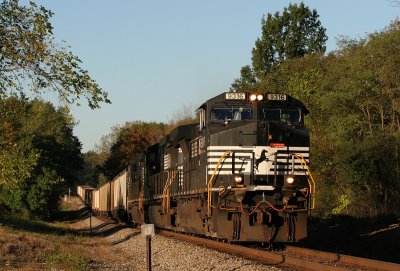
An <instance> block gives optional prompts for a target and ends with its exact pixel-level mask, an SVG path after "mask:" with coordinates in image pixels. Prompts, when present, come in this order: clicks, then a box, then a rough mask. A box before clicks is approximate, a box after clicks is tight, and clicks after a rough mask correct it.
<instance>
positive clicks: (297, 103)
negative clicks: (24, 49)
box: [197, 92, 310, 114]
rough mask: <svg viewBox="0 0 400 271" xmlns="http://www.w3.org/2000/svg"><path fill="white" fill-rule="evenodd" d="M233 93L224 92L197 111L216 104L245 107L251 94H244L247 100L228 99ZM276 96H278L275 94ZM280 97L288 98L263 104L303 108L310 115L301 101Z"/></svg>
mask: <svg viewBox="0 0 400 271" xmlns="http://www.w3.org/2000/svg"><path fill="white" fill-rule="evenodd" d="M229 93H232V94H234V93H235V92H223V93H221V94H219V95H217V96H215V97H213V98H211V99H209V100H207V101H206V102H205V103H203V104H202V105H201V106H200V107H199V108H198V109H197V110H199V109H204V108H206V107H209V106H211V105H214V104H226V105H228V106H240V105H245V104H247V102H248V96H250V94H251V93H249V92H246V93H242V94H243V95H244V97H246V98H245V99H227V94H229ZM268 94H269V93H264V94H263V95H264V97H266V96H267V95H268ZM273 95H276V94H273ZM278 95H284V96H286V97H287V98H286V100H284V101H283V100H273V101H271V100H266V99H264V100H263V102H264V103H270V104H276V105H277V106H279V107H290V106H299V107H301V108H303V111H304V113H305V114H308V113H310V112H309V111H308V109H307V108H306V106H305V105H304V104H303V103H302V102H301V101H299V100H297V99H295V98H293V97H292V96H290V95H287V94H278Z"/></svg>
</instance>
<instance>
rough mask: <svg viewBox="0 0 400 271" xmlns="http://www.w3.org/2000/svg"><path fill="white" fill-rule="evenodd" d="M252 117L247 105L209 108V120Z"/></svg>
mask: <svg viewBox="0 0 400 271" xmlns="http://www.w3.org/2000/svg"><path fill="white" fill-rule="evenodd" d="M250 119H252V110H251V108H248V107H230V108H227V107H215V108H213V109H212V110H211V120H213V121H220V120H221V121H226V120H250Z"/></svg>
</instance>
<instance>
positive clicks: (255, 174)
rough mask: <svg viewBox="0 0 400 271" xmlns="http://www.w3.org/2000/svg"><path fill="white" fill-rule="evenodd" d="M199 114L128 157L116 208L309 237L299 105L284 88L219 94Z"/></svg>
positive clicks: (214, 226) (310, 190) (232, 234)
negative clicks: (272, 91) (195, 120)
mask: <svg viewBox="0 0 400 271" xmlns="http://www.w3.org/2000/svg"><path fill="white" fill-rule="evenodd" d="M197 114H198V116H199V122H198V123H195V124H188V125H182V126H178V127H177V128H175V129H174V130H173V131H172V132H171V133H169V134H168V135H166V136H165V137H163V138H162V139H161V140H160V141H159V142H158V143H156V144H154V145H152V146H150V147H149V148H148V149H147V150H146V152H145V153H142V154H137V155H136V156H135V157H134V158H133V159H132V161H131V163H130V164H129V165H128V166H127V168H126V169H125V170H124V172H123V173H122V174H125V175H126V177H124V178H123V181H124V182H126V183H125V184H126V191H125V192H124V193H126V194H125V195H126V202H124V204H125V205H124V204H122V205H121V208H125V209H123V210H122V209H118V210H119V214H125V213H126V214H127V216H128V219H129V220H131V221H133V222H135V223H152V224H155V226H156V227H158V228H164V229H171V230H174V231H179V232H186V233H193V234H199V235H204V236H210V237H214V238H218V239H223V240H227V241H229V242H262V243H270V242H293V241H297V240H301V239H303V238H306V236H307V217H308V214H309V213H310V211H311V209H313V208H314V194H315V183H314V180H313V178H312V176H311V173H310V171H309V167H308V164H309V134H308V131H307V129H306V128H305V126H304V117H305V115H306V114H308V110H307V108H306V107H305V106H304V104H303V103H301V102H300V101H299V100H297V99H294V98H293V97H291V96H289V95H285V94H249V93H222V94H220V95H218V96H216V97H214V98H212V99H210V100H208V101H206V102H205V103H204V104H202V105H201V106H200V107H199V108H198V110H197ZM117 178H119V177H117ZM113 184H115V179H114V180H113V181H111V182H110V183H109V184H106V185H104V186H107V185H112V187H113V188H110V191H109V192H108V194H107V195H105V197H106V198H107V197H108V198H107V199H106V201H107V202H113V199H112V195H113V193H112V189H114V192H115V186H114V185H113ZM125 184H124V185H125ZM119 187H120V190H119V191H121V189H124V188H125V186H123V185H122V186H121V185H120V186H119ZM101 189H102V187H100V188H99V191H101ZM107 189H108V188H107ZM96 193H97V192H95V195H96ZM118 193H119V192H118ZM114 195H115V194H114ZM120 195H121V196H124V194H123V193H121V194H120ZM99 197H100V199H99V201H100V203H101V202H102V201H103V194H101V193H100V194H99ZM114 197H115V196H114ZM94 200H96V196H95V197H94ZM114 202H115V200H114ZM100 205H101V204H100ZM94 206H95V204H94ZM107 208H109V209H108V212H112V211H113V210H115V208H116V206H115V204H114V205H113V206H107ZM118 208H119V207H118ZM114 213H115V212H114Z"/></svg>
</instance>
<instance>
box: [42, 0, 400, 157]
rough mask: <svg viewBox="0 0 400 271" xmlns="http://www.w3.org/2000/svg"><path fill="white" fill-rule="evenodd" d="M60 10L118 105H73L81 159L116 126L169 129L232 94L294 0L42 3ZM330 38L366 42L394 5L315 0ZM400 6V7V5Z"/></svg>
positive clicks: (59, 35)
mask: <svg viewBox="0 0 400 271" xmlns="http://www.w3.org/2000/svg"><path fill="white" fill-rule="evenodd" d="M34 2H35V3H37V4H38V5H42V6H43V7H45V8H46V9H50V10H51V11H53V12H54V15H53V17H52V18H51V20H50V22H51V23H52V25H53V27H54V30H53V34H54V37H55V40H56V41H58V42H60V43H61V42H62V41H66V43H67V44H68V45H70V46H71V51H72V52H73V53H74V54H75V55H77V56H78V57H79V58H80V59H81V60H82V66H83V67H84V68H85V69H87V70H88V71H89V74H90V76H91V77H92V78H93V79H95V80H96V81H97V83H98V84H99V85H100V87H101V88H102V89H103V90H105V91H107V92H108V95H109V99H110V100H111V102H112V104H101V108H100V109H96V110H92V109H90V108H89V107H88V106H87V103H86V101H85V100H82V101H81V106H79V107H77V106H72V107H71V113H72V115H73V116H74V118H75V120H76V121H77V125H76V127H75V128H74V134H75V135H76V136H77V137H78V138H79V140H80V141H81V142H82V146H83V152H86V151H89V150H92V149H93V148H94V146H95V145H96V144H99V143H100V139H101V137H102V136H104V135H107V134H109V133H110V132H111V128H112V127H113V126H115V125H123V124H124V123H125V122H127V121H146V122H147V121H155V122H165V123H169V122H170V121H172V120H174V118H176V116H177V115H179V114H181V113H183V112H184V111H185V110H186V109H187V108H190V109H192V110H193V111H194V110H195V109H196V108H197V107H198V106H200V105H201V104H202V103H203V102H205V101H206V100H208V99H209V98H212V97H214V96H216V95H218V94H220V93H222V92H225V91H229V88H230V86H231V84H232V82H233V81H234V79H236V78H238V77H239V76H240V68H241V67H242V66H244V65H251V50H252V48H253V47H254V44H255V41H256V39H257V38H258V37H260V35H261V19H262V17H263V15H266V14H268V13H272V14H274V13H275V12H277V11H279V12H282V10H283V8H284V7H287V6H288V5H289V4H290V3H300V2H301V1H286V0H201V1H200V0H191V1H189V0H129V1H128V0H119V1H104V0H84V1H82V0H64V1H62V0H58V1H54V0H37V1H34ZM303 2H304V4H305V5H306V6H308V7H309V8H310V9H316V10H317V12H318V14H319V15H320V18H319V19H320V21H321V24H322V26H323V27H325V28H326V34H327V36H328V41H327V44H326V45H327V51H332V50H335V49H336V48H337V47H336V41H337V38H338V37H341V36H346V37H349V38H355V39H359V38H363V37H365V36H366V35H367V34H368V33H372V32H375V31H381V30H383V29H384V28H385V27H386V26H388V25H389V24H390V22H391V21H393V20H395V19H396V18H397V17H398V16H399V12H400V4H396V1H391V0H353V1H349V0H335V1H327V0H319V1H318V0H313V1H312V0H310V1H303ZM397 2H400V1H397Z"/></svg>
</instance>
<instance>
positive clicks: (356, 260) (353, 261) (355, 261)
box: [285, 246, 400, 271]
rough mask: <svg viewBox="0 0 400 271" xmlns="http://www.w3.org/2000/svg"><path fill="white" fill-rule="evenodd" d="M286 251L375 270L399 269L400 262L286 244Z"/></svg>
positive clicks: (391, 270) (389, 270)
mask: <svg viewBox="0 0 400 271" xmlns="http://www.w3.org/2000/svg"><path fill="white" fill-rule="evenodd" d="M285 252H287V253H293V254H296V255H302V256H306V257H316V258H320V259H325V260H328V261H332V262H335V263H340V264H344V265H357V266H361V267H366V268H373V269H377V270H384V271H398V270H400V264H397V263H391V262H382V261H378V260H372V259H366V258H360V257H355V256H349V255H343V254H337V253H332V252H325V251H319V250H313V249H308V248H301V247H293V246H288V247H286V249H285Z"/></svg>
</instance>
